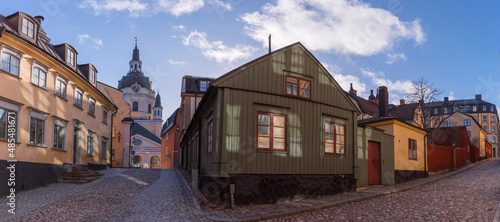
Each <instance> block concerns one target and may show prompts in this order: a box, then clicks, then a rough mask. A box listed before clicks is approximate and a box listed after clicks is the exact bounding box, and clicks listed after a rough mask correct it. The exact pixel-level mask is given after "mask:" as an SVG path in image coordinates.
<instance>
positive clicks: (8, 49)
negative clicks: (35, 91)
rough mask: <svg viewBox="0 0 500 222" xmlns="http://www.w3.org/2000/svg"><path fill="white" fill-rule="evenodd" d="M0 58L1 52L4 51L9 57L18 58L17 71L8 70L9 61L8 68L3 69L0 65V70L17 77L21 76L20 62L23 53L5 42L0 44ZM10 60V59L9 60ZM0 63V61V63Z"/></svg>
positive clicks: (0, 56)
mask: <svg viewBox="0 0 500 222" xmlns="http://www.w3.org/2000/svg"><path fill="white" fill-rule="evenodd" d="M0 51H1V53H0V60H1V59H2V56H3V53H6V54H9V55H10V56H11V57H15V58H16V59H18V60H19V64H18V67H17V73H12V72H10V71H11V70H10V66H11V63H9V68H8V70H5V69H3V68H2V67H0V69H1V70H3V71H5V72H7V73H9V74H12V75H14V76H17V77H20V76H21V62H22V58H23V56H24V53H22V52H20V51H18V50H16V49H14V48H13V47H10V46H8V45H6V44H3V43H2V44H0ZM9 62H10V60H9ZM0 64H1V63H0Z"/></svg>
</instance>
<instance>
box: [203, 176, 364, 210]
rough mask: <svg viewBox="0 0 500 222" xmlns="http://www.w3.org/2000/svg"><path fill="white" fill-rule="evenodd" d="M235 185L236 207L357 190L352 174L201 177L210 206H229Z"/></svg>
mask: <svg viewBox="0 0 500 222" xmlns="http://www.w3.org/2000/svg"><path fill="white" fill-rule="evenodd" d="M230 184H234V185H235V194H234V200H235V204H236V205H247V204H273V203H278V202H284V201H288V200H293V199H300V198H310V197H317V196H323V195H332V194H338V193H344V192H352V191H356V180H355V179H354V178H353V175H259V174H234V175H230V177H229V178H215V177H201V179H200V190H201V192H202V193H203V194H204V195H205V197H206V198H207V200H208V203H209V204H210V205H211V206H226V207H227V206H229V205H230V199H231V198H230V193H229V185H230Z"/></svg>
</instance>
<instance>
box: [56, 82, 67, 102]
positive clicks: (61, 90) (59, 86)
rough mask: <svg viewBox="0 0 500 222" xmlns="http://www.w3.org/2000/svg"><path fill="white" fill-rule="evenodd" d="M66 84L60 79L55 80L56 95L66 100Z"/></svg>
mask: <svg viewBox="0 0 500 222" xmlns="http://www.w3.org/2000/svg"><path fill="white" fill-rule="evenodd" d="M66 88H67V82H66V81H65V80H63V79H62V78H60V77H57V78H56V95H58V96H60V97H62V98H64V99H66Z"/></svg>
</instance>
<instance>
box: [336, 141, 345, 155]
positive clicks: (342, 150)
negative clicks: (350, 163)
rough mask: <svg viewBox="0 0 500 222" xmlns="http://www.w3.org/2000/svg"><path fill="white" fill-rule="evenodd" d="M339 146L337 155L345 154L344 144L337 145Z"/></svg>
mask: <svg viewBox="0 0 500 222" xmlns="http://www.w3.org/2000/svg"><path fill="white" fill-rule="evenodd" d="M336 145H337V151H336V153H340V154H344V151H345V150H344V144H338V143H337V144H336Z"/></svg>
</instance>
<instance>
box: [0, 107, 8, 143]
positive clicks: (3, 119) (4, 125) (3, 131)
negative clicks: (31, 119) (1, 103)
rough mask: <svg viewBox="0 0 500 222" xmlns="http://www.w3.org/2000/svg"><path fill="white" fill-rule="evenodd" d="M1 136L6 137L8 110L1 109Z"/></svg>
mask: <svg viewBox="0 0 500 222" xmlns="http://www.w3.org/2000/svg"><path fill="white" fill-rule="evenodd" d="M0 116H1V117H0V138H3V139H6V138H7V136H6V132H7V111H6V110H4V109H0Z"/></svg>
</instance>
